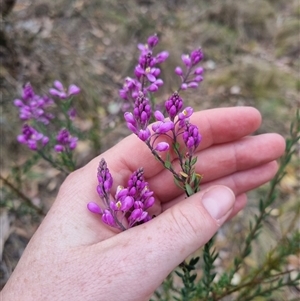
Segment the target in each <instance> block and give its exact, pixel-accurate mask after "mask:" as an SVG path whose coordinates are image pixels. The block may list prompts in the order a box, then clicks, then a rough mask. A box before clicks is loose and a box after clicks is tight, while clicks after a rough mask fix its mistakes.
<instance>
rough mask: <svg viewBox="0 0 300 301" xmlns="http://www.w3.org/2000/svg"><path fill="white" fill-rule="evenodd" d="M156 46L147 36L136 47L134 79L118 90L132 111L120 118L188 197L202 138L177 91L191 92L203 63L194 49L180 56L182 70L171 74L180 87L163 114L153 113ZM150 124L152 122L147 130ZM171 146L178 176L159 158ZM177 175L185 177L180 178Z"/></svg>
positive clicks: (200, 54) (176, 70)
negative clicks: (195, 156) (183, 67)
mask: <svg viewBox="0 0 300 301" xmlns="http://www.w3.org/2000/svg"><path fill="white" fill-rule="evenodd" d="M157 43H158V37H157V36H151V37H149V38H148V43H147V44H146V45H144V46H142V45H139V49H140V50H141V55H140V57H139V62H138V65H137V66H136V68H135V76H136V79H129V78H127V79H126V81H125V85H124V87H123V89H122V90H120V95H121V97H122V98H123V99H125V100H128V99H129V95H130V97H131V99H132V103H133V109H132V111H127V112H125V114H124V118H125V121H126V123H127V127H128V128H129V129H130V130H131V131H132V132H133V133H134V134H136V135H137V136H138V138H139V139H141V140H142V141H144V142H145V143H146V144H147V146H148V147H149V148H150V150H151V152H152V153H153V155H154V156H155V157H156V158H157V159H158V160H159V161H160V162H161V163H162V164H163V165H164V166H165V167H166V168H167V169H169V170H170V171H171V172H172V173H173V176H174V179H175V180H176V181H177V182H178V181H179V182H181V185H180V186H181V187H182V188H183V189H184V190H185V191H186V192H187V190H189V193H187V194H188V195H190V193H191V189H190V187H191V184H192V186H193V187H192V190H193V189H194V191H196V189H198V188H197V187H196V186H197V185H198V184H199V177H198V176H195V173H194V167H193V165H194V164H195V163H196V158H195V159H193V155H194V153H195V151H196V149H197V147H198V146H199V144H200V142H201V139H202V137H201V134H200V133H199V130H198V127H197V126H195V125H193V124H192V123H191V122H190V117H191V116H192V114H193V109H192V108H191V107H185V108H184V103H183V99H182V97H181V96H180V94H179V91H180V90H186V89H188V88H195V87H197V86H198V83H199V82H201V81H202V80H203V78H202V74H203V68H202V67H199V66H198V64H199V63H200V62H201V60H202V59H203V53H202V51H201V49H196V50H194V51H192V52H191V53H190V54H183V55H182V56H181V59H182V62H183V64H184V66H185V69H184V70H183V69H182V68H181V67H179V66H178V67H176V68H175V74H177V75H178V76H179V77H180V79H181V84H180V87H179V88H178V89H177V91H175V92H174V93H173V94H172V95H171V96H170V97H169V98H168V99H167V100H166V101H165V104H164V110H154V109H153V107H152V104H151V101H150V99H153V97H152V96H151V93H152V92H154V91H156V90H157V89H151V88H150V87H151V85H152V84H153V83H155V82H156V81H157V80H158V79H157V75H158V74H159V73H160V70H159V69H158V68H156V67H155V64H156V63H157V61H158V62H161V60H157V56H156V57H155V56H153V52H152V50H153V47H154V46H155V45H157ZM163 53H167V52H163ZM158 56H159V55H158ZM163 58H164V59H163V61H164V60H165V59H166V58H167V55H166V54H165V55H163ZM157 69H158V70H159V71H158V70H157ZM147 83H150V85H148V84H147ZM159 83H160V85H163V81H162V80H161V79H159ZM152 121H155V122H154V123H152V125H151V127H149V125H150V123H151V122H152ZM151 130H152V131H151ZM179 137H181V139H182V140H183V142H184V146H185V148H184V149H182V147H180V144H179V143H178V142H179V141H180V139H179ZM171 146H172V147H173V151H174V153H175V155H176V156H177V158H178V160H179V162H180V166H181V173H178V172H176V171H175V170H174V169H173V167H172V166H171V163H170V162H169V161H165V160H164V159H162V157H161V156H160V155H159V153H160V152H165V151H168V150H169V149H170V147H171ZM179 174H180V175H182V174H184V175H186V176H185V177H184V178H182V176H179ZM195 179H196V180H195ZM189 181H191V182H192V183H191V182H189ZM187 185H188V186H187ZM186 187H188V188H186Z"/></svg>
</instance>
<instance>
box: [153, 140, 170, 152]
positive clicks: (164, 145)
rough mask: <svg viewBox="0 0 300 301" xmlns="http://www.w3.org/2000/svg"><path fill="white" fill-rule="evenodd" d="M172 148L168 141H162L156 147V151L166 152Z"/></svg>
mask: <svg viewBox="0 0 300 301" xmlns="http://www.w3.org/2000/svg"><path fill="white" fill-rule="evenodd" d="M169 148H170V145H169V143H167V142H160V143H158V144H157V145H156V147H155V148H154V149H155V150H156V151H159V152H165V151H167V150H168V149H169Z"/></svg>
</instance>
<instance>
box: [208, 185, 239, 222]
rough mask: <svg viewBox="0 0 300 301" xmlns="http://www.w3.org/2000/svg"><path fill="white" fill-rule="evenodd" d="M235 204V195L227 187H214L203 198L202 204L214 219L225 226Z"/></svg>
mask: <svg viewBox="0 0 300 301" xmlns="http://www.w3.org/2000/svg"><path fill="white" fill-rule="evenodd" d="M234 202H235V195H234V193H233V192H232V190H231V189H229V188H228V187H226V186H213V187H211V188H210V189H209V190H208V191H207V192H206V193H204V195H203V197H202V204H203V206H204V208H205V209H206V210H207V211H208V213H209V214H210V215H211V217H212V218H214V219H215V220H217V221H218V224H220V225H221V224H223V223H224V222H225V220H226V219H227V217H228V216H229V214H230V212H231V209H232V208H233V205H234Z"/></svg>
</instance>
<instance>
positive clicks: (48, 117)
mask: <svg viewBox="0 0 300 301" xmlns="http://www.w3.org/2000/svg"><path fill="white" fill-rule="evenodd" d="M54 87H55V88H51V89H50V90H49V93H50V95H52V96H55V97H58V98H59V99H60V100H65V99H67V98H70V97H71V96H73V95H76V94H78V93H79V92H80V88H79V87H77V86H75V85H70V86H69V88H68V91H65V89H64V87H63V85H62V83H61V82H59V81H57V80H56V81H55V82H54ZM14 105H15V106H16V107H17V108H18V109H19V117H20V119H21V120H22V121H24V122H25V123H24V124H23V128H22V134H21V135H19V136H18V137H17V140H18V141H19V142H20V143H22V144H25V145H27V146H28V147H29V148H30V149H31V150H35V151H36V150H41V149H43V148H44V147H45V146H46V145H47V144H48V142H49V141H50V140H51V137H49V136H48V135H49V134H50V133H51V132H52V130H48V126H49V125H51V124H52V123H53V122H54V119H55V116H54V115H53V114H52V113H51V112H50V111H49V110H50V108H51V107H53V106H54V105H55V102H54V100H53V99H52V98H50V97H48V96H47V95H43V96H40V95H37V94H35V92H34V90H33V88H32V86H31V85H30V84H29V83H27V84H26V85H25V86H24V87H23V93H22V99H16V100H14ZM64 107H66V110H67V111H66V115H67V116H69V117H68V118H69V119H70V120H72V119H74V117H75V115H76V112H75V109H74V108H72V107H70V105H69V104H67V105H64ZM56 141H57V144H56V145H55V146H54V150H55V151H56V152H65V151H70V150H73V149H74V148H75V147H76V143H77V138H76V137H72V136H71V135H70V133H69V131H68V130H66V129H65V128H62V129H60V130H59V132H58V134H57V137H56Z"/></svg>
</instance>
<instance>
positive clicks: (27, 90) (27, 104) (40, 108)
mask: <svg viewBox="0 0 300 301" xmlns="http://www.w3.org/2000/svg"><path fill="white" fill-rule="evenodd" d="M52 104H53V100H52V99H51V98H49V97H47V96H39V95H36V94H35V93H34V91H33V89H32V87H31V85H30V84H29V83H28V84H26V85H25V86H24V88H23V95H22V100H21V99H16V100H14V105H15V106H16V107H18V108H19V117H20V119H21V120H24V121H27V120H31V119H32V120H36V121H39V122H42V123H44V124H49V122H50V120H51V119H53V118H54V116H53V114H51V113H48V112H46V111H45V110H46V108H47V107H49V106H51V105H52Z"/></svg>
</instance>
